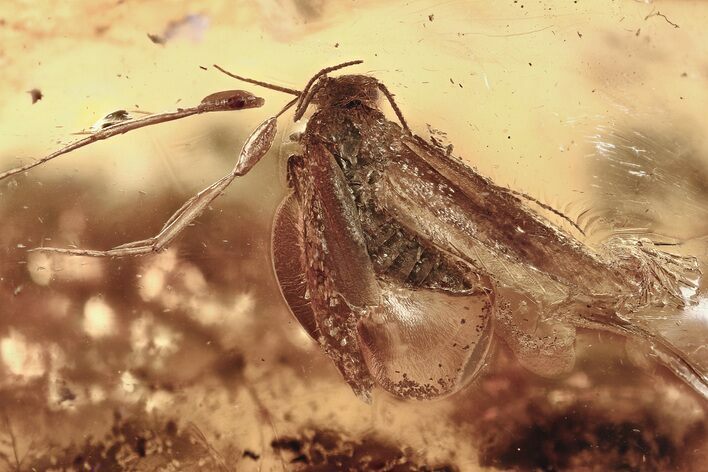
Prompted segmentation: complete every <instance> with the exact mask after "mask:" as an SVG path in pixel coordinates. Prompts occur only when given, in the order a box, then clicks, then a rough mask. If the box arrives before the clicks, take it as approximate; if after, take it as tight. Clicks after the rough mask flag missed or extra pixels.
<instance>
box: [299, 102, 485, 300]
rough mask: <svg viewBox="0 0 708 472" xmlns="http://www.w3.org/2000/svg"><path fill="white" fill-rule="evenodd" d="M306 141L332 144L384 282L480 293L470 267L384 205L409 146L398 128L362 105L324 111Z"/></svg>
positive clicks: (315, 119)
mask: <svg viewBox="0 0 708 472" xmlns="http://www.w3.org/2000/svg"><path fill="white" fill-rule="evenodd" d="M306 135H307V139H314V140H318V141H320V142H323V143H326V145H327V147H328V149H329V150H330V151H331V152H332V153H333V154H334V156H335V158H336V160H337V162H338V164H339V166H340V168H341V169H342V171H343V172H344V175H345V177H346V180H347V182H348V185H349V189H350V190H351V192H352V195H353V197H354V201H355V203H356V206H357V210H358V213H359V224H360V226H361V229H362V231H363V233H364V238H365V241H366V245H367V250H368V252H369V255H370V257H371V260H372V262H373V266H374V270H375V271H376V275H377V276H378V277H381V278H384V279H387V280H390V281H393V282H396V283H399V284H403V285H406V286H410V287H428V288H436V289H443V290H447V291H450V292H454V293H466V292H469V291H473V290H475V288H477V285H478V281H477V280H476V278H475V276H474V275H473V274H472V272H471V271H470V270H469V267H468V266H467V265H466V264H464V263H463V262H461V261H459V260H456V259H454V258H453V257H451V256H449V255H448V254H446V253H443V252H442V251H440V250H439V249H437V248H436V247H435V246H433V245H432V244H429V243H427V242H426V241H424V240H423V239H421V238H419V237H418V236H416V235H415V234H414V233H413V232H411V231H410V230H408V229H407V228H405V227H404V226H402V225H401V224H400V223H399V222H398V221H397V219H396V216H395V215H394V214H392V213H391V212H390V211H388V209H387V208H386V205H385V204H384V201H383V193H384V192H385V178H386V168H387V166H391V165H398V164H397V161H396V156H397V154H398V153H400V152H401V149H402V146H403V143H402V137H403V130H402V129H401V127H400V126H399V125H398V124H396V123H394V122H392V121H389V120H387V119H386V117H385V116H384V115H383V113H381V112H380V111H379V110H377V109H373V108H370V107H368V106H366V105H364V104H362V103H360V104H357V105H356V106H351V107H348V108H342V107H332V108H324V109H320V110H319V111H317V112H316V113H315V114H314V115H313V116H312V118H311V119H310V121H309V122H308V126H307V131H306ZM471 274H472V275H471Z"/></svg>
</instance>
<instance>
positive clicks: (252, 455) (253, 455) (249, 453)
mask: <svg viewBox="0 0 708 472" xmlns="http://www.w3.org/2000/svg"><path fill="white" fill-rule="evenodd" d="M242 457H248V458H249V459H253V460H254V461H257V460H258V459H260V458H261V456H260V455H258V454H256V453H255V452H253V451H251V450H248V449H246V450H245V451H243V456H242Z"/></svg>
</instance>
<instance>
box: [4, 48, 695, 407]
mask: <svg viewBox="0 0 708 472" xmlns="http://www.w3.org/2000/svg"><path fill="white" fill-rule="evenodd" d="M359 62H360V61H352V62H349V63H344V64H340V65H338V66H334V67H331V68H328V69H324V70H322V71H320V72H319V73H318V74H316V75H315V76H314V77H313V78H312V79H311V80H310V81H309V83H308V84H307V85H306V87H305V89H304V90H303V91H298V90H291V89H287V88H284V87H279V86H275V85H271V84H267V83H264V82H259V81H255V80H252V79H245V78H243V77H239V76H235V75H233V74H230V73H228V72H227V73H228V74H229V75H232V76H233V77H236V78H238V79H241V80H245V81H246V82H250V83H254V84H257V85H260V86H265V87H268V88H271V89H275V90H278V91H281V92H284V93H289V94H292V95H295V96H296V98H295V99H293V100H292V101H291V102H290V103H288V105H286V107H285V108H284V109H283V110H282V111H281V112H280V113H278V115H276V116H275V117H272V118H270V119H268V120H266V121H265V122H264V123H263V124H261V125H260V126H259V127H258V128H257V129H256V130H255V131H254V133H253V134H252V135H251V137H250V138H249V139H248V141H247V142H246V144H245V145H244V147H243V149H242V151H241V153H240V155H239V158H238V160H237V163H236V165H235V166H234V169H233V170H232V172H231V173H229V174H228V175H226V176H225V177H224V178H222V179H220V180H219V181H217V182H216V183H214V184H212V185H211V186H209V187H207V188H206V189H204V190H203V191H202V192H200V193H199V194H198V195H196V196H195V197H193V198H192V199H190V200H189V201H187V202H186V203H185V205H184V206H183V207H182V208H180V209H179V210H178V211H177V212H176V213H175V215H173V217H172V218H170V220H169V221H168V222H167V223H166V224H165V227H163V229H162V231H161V232H160V233H159V234H158V235H156V236H154V237H152V238H149V239H146V240H144V241H137V242H134V243H128V244H124V245H121V246H118V247H116V248H113V249H110V250H108V251H95V250H85V249H57V248H40V249H39V250H43V251H50V252H58V253H64V254H80V255H89V256H126V255H137V254H148V253H151V252H154V251H158V250H160V249H162V248H164V247H165V246H166V245H167V244H168V243H169V242H170V241H172V239H174V237H175V236H176V235H177V234H178V233H179V232H180V231H181V230H182V229H184V228H185V227H186V226H187V225H188V224H189V223H190V222H191V221H192V220H193V219H194V218H196V217H197V216H198V215H199V214H200V213H201V212H202V211H203V209H204V208H205V207H206V206H207V205H208V204H209V203H210V202H211V201H212V200H213V199H214V198H216V197H217V196H218V195H219V194H220V193H221V192H222V191H223V190H224V189H225V188H226V187H227V186H228V185H229V184H230V183H231V182H232V181H233V180H234V179H235V178H236V177H238V176H240V175H244V174H246V173H247V172H248V171H249V170H250V169H251V168H252V167H253V166H254V165H255V164H256V163H257V162H258V160H260V158H262V157H263V156H264V155H265V154H266V151H267V150H268V149H269V148H270V147H271V146H272V143H273V140H274V136H275V134H276V122H277V118H278V117H279V116H280V115H281V114H282V113H284V112H285V111H286V110H287V109H289V108H290V107H292V106H294V105H296V111H295V120H299V119H300V118H302V117H303V116H304V114H305V112H306V111H307V110H308V107H309V106H312V107H313V108H314V112H313V113H312V114H311V116H310V117H309V120H308V123H307V127H306V129H305V131H304V132H303V133H302V134H301V135H300V136H299V137H298V138H297V141H298V142H299V144H300V148H301V152H299V153H297V154H295V155H292V156H290V157H289V158H288V163H287V177H288V184H289V188H290V191H289V193H288V195H287V196H286V198H285V199H284V201H283V202H282V204H281V205H280V207H279V209H278V211H277V214H276V217H275V221H274V225H273V232H272V252H273V264H274V268H275V272H276V275H277V278H278V281H279V284H280V287H281V290H282V294H283V296H284V298H285V300H286V302H287V304H288V306H289V307H290V309H291V311H292V313H293V314H294V315H295V317H296V318H297V319H298V320H299V322H300V323H301V324H302V326H303V327H304V328H305V329H306V330H307V332H308V333H309V334H310V335H311V336H312V338H313V339H315V340H316V341H317V342H318V343H319V344H320V346H321V347H322V349H323V350H324V352H325V353H326V354H327V355H328V356H329V357H330V358H331V359H332V361H333V362H334V364H335V365H336V366H337V368H338V369H339V371H340V372H341V374H342V376H343V377H344V379H345V380H346V381H347V382H348V383H349V385H350V386H351V388H352V389H353V391H354V392H355V393H356V394H357V395H358V396H359V397H360V398H362V399H364V400H368V399H369V398H370V394H371V391H372V389H373V388H374V386H375V385H379V386H381V387H382V388H384V389H385V390H387V391H388V392H390V393H392V394H394V395H396V396H398V397H401V398H414V399H431V398H436V397H440V396H444V395H448V394H451V393H454V392H456V391H458V390H459V389H461V388H462V387H463V386H464V385H466V384H467V383H468V382H469V381H470V380H472V379H473V378H475V376H476V375H477V374H478V373H479V372H480V371H481V370H482V368H483V367H484V365H485V363H486V362H487V361H488V357H489V356H488V352H489V350H490V346H491V344H492V342H493V340H494V339H495V338H496V337H499V338H502V339H504V340H505V341H506V343H507V344H508V345H509V347H510V348H511V350H512V351H513V352H514V353H515V354H516V355H517V357H518V359H519V361H520V362H521V363H522V364H523V365H525V366H526V367H527V368H529V369H530V370H532V371H533V372H535V373H537V374H539V375H543V376H549V377H553V376H557V375H561V374H563V373H566V372H568V371H569V370H570V369H571V368H572V367H573V364H574V359H575V328H576V327H589V328H597V329H605V330H610V331H613V332H618V333H622V334H625V335H627V336H631V337H636V338H639V339H642V340H644V341H645V342H647V343H648V345H649V346H650V348H651V349H652V350H653V352H654V353H655V354H656V357H657V358H658V359H659V360H660V361H661V362H663V363H664V364H665V365H667V366H668V367H669V368H670V369H671V370H672V371H673V372H674V373H675V374H676V375H677V376H678V377H680V378H681V379H682V380H684V381H685V382H687V383H688V384H689V385H691V386H692V387H693V388H694V389H696V390H697V391H699V392H700V393H701V394H703V395H704V396H708V380H707V379H706V376H705V375H704V374H703V373H702V372H701V371H700V370H699V369H698V368H696V367H695V366H694V365H693V364H692V363H691V362H690V361H689V360H688V359H687V358H686V357H685V356H683V354H682V353H681V352H680V351H679V350H677V349H675V348H674V347H673V346H672V345H671V344H670V343H668V342H667V341H666V340H665V339H663V338H662V337H660V336H658V335H656V334H653V333H650V332H648V331H646V330H644V329H642V328H640V327H638V326H637V325H636V324H634V323H632V322H631V321H629V320H628V319H627V316H628V315H633V314H637V313H641V312H642V310H647V309H651V307H653V306H657V305H662V306H663V305H672V306H675V307H676V308H681V307H683V306H684V305H686V304H687V303H691V299H690V298H688V297H686V296H685V295H684V291H685V289H688V290H689V291H690V290H695V288H696V287H697V279H698V277H699V275H700V274H699V272H698V267H697V262H696V261H695V260H694V259H692V258H682V257H678V256H673V255H670V254H667V253H664V252H660V251H658V250H657V249H656V248H655V247H654V246H653V244H652V243H651V242H650V241H648V240H638V239H622V238H616V239H613V240H610V241H608V242H607V243H606V244H605V245H604V247H602V248H600V250H597V251H594V250H591V249H590V248H588V247H586V246H585V245H584V244H583V243H582V242H581V241H580V240H578V239H576V238H575V237H574V236H572V235H571V234H570V233H569V232H566V231H563V230H561V229H560V228H559V227H556V226H555V225H553V224H551V223H550V222H549V221H548V220H547V219H546V218H544V217H543V216H541V214H540V213H537V212H536V211H534V210H532V209H531V207H530V206H528V205H527V203H528V201H532V199H530V198H528V197H524V196H520V194H518V193H516V192H513V191H511V190H508V189H505V188H502V187H499V186H497V185H495V184H494V183H493V182H491V181H490V180H488V179H486V178H484V177H482V176H480V175H479V174H477V173H476V172H475V171H474V170H473V169H471V168H470V167H468V166H466V165H465V164H463V163H462V162H461V161H459V160H457V159H455V158H452V157H450V156H448V153H446V152H444V151H443V150H442V149H440V148H439V147H436V146H435V145H433V144H430V143H428V142H427V141H425V140H424V139H422V138H420V137H418V136H416V135H415V134H413V133H412V132H411V131H410V129H409V128H408V126H407V124H406V122H405V119H404V118H403V115H402V113H401V111H400V110H399V108H398V107H397V105H396V104H395V102H394V100H393V96H392V95H391V93H390V92H389V91H388V89H387V88H386V87H385V86H384V85H383V84H382V83H380V82H378V81H377V80H376V79H375V78H372V77H369V76H366V75H343V76H339V77H330V76H329V75H328V74H329V73H330V72H333V71H335V70H337V69H340V68H342V67H346V66H350V65H353V64H356V63H359ZM219 69H220V70H222V71H223V69H221V68H219ZM224 72H226V71H224ZM239 93H240V95H238V96H239V97H241V96H242V95H243V94H245V92H239ZM223 94H226V96H228V97H231V96H232V94H233V92H229V93H222V94H217V96H219V97H223V96H225V95H223ZM381 95H383V96H384V97H385V98H387V99H388V101H389V103H390V105H391V106H392V107H393V109H394V111H395V113H396V116H397V120H398V122H396V121H392V120H390V119H388V118H387V117H386V115H384V113H383V112H382V111H381V109H380V108H379V101H380V97H381ZM252 103H258V105H260V103H261V102H258V101H257V100H255V99H252ZM239 105H240V106H239V107H238V108H244V106H243V102H242V101H241V102H239ZM231 109H233V107H232V108H231ZM129 123H130V122H121V123H120V124H119V125H116V126H127V125H128V124H129ZM111 129H112V128H111V127H108V128H106V129H104V130H103V131H102V132H109V131H111ZM130 129H133V128H130ZM114 134H115V133H114ZM72 149H75V147H74V148H72ZM62 152H63V151H62V150H60V151H58V152H57V153H54V154H52V155H51V156H56V155H58V154H61V153H62ZM44 160H47V159H44ZM44 160H41V161H42V162H43V161H44ZM26 168H27V167H26V166H25V167H24V168H22V169H26ZM13 173H16V172H15V171H14V170H13V171H9V172H6V173H5V174H3V175H0V177H4V176H8V175H12V174H13ZM541 207H542V208H543V209H545V210H549V208H548V207H546V206H543V205H541ZM551 210H552V209H551ZM553 212H554V211H553ZM554 213H555V214H556V215H560V214H559V213H557V212H554Z"/></svg>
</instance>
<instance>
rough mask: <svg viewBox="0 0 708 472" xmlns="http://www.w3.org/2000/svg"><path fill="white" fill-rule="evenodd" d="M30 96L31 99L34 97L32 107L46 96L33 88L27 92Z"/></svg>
mask: <svg viewBox="0 0 708 472" xmlns="http://www.w3.org/2000/svg"><path fill="white" fill-rule="evenodd" d="M27 93H28V94H30V97H32V105H34V104H35V103H37V102H38V101H40V100H41V99H42V98H43V97H44V94H43V93H42V91H41V90H39V89H37V88H33V89H32V90H28V91H27Z"/></svg>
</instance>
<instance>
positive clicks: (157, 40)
mask: <svg viewBox="0 0 708 472" xmlns="http://www.w3.org/2000/svg"><path fill="white" fill-rule="evenodd" d="M147 37H148V38H150V41H152V42H153V43H154V44H165V38H163V37H162V36H159V35H157V34H151V33H148V34H147Z"/></svg>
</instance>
